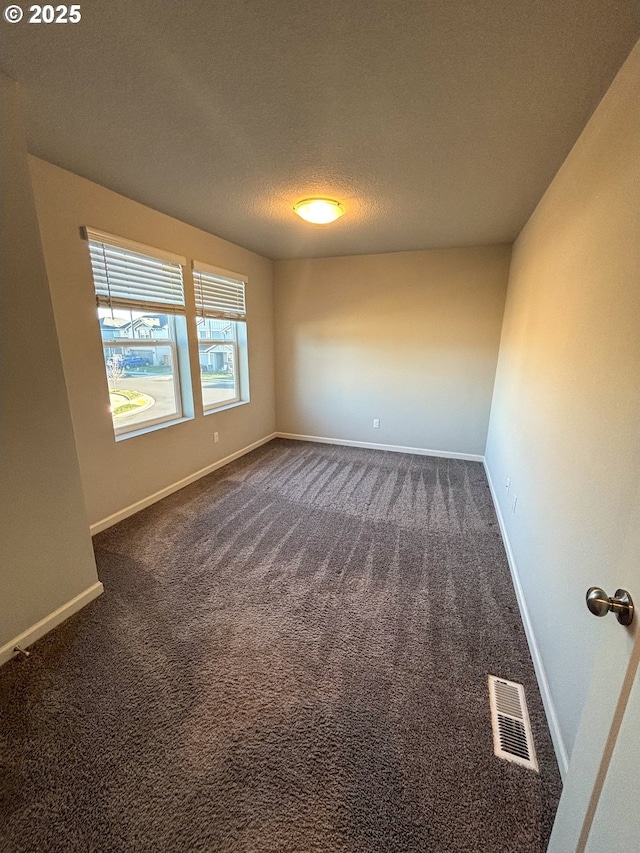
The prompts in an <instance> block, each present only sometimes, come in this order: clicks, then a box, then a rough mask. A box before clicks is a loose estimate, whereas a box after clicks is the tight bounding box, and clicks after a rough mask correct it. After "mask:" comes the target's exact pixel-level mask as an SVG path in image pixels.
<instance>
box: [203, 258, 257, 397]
mask: <svg viewBox="0 0 640 853" xmlns="http://www.w3.org/2000/svg"><path fill="white" fill-rule="evenodd" d="M245 283H246V279H245V278H244V276H240V275H237V274H236V273H232V272H228V271H226V270H219V269H216V268H215V267H210V266H208V265H207V264H202V263H200V262H198V261H194V262H193V285H194V289H195V299H196V327H197V334H198V352H199V356H200V382H201V385H202V404H203V407H204V410H205V412H210V411H213V410H214V409H219V408H221V407H222V406H228V405H230V404H232V403H237V402H240V401H241V400H246V399H247V395H248V371H247V334H246V307H245Z"/></svg>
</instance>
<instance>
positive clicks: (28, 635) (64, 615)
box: [0, 581, 104, 666]
mask: <svg viewBox="0 0 640 853" xmlns="http://www.w3.org/2000/svg"><path fill="white" fill-rule="evenodd" d="M103 591H104V588H103V586H102V584H101V583H100V581H96V583H94V584H92V585H91V586H90V587H88V588H87V589H85V591H84V592H81V593H80V595H76V597H75V598H72V599H71V601H67V603H66V604H63V605H62V607H58V609H57V610H54V611H53V613H50V614H49V615H48V616H45V618H44V619H41V620H40V621H39V622H36V624H35V625H32V626H31V628H28V629H27V630H26V631H23V632H22V634H19V635H18V636H17V637H14V638H13V640H10V642H8V643H5V645H4V646H2V648H0V666H2V664H3V663H6V662H7V661H8V660H10V659H11V658H12V657H14V655H15V654H16V653H15V651H14V650H15V647H16V646H20V648H21V649H25V648H27V646H30V645H32V644H33V643H35V641H36V640H39V639H40V637H44V635H45V634H48V633H49V631H51V630H52V629H53V628H56V627H57V626H58V625H61V624H62V623H63V622H65V621H66V620H67V619H68V618H69V617H70V616H73V614H74V613H77V612H78V610H82V608H83V607H85V605H87V604H89V602H90V601H93V599H94V598H97V597H98V596H99V595H102V592H103Z"/></svg>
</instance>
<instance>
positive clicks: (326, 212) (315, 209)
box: [293, 198, 344, 225]
mask: <svg viewBox="0 0 640 853" xmlns="http://www.w3.org/2000/svg"><path fill="white" fill-rule="evenodd" d="M293 209H294V211H295V212H296V213H297V214H298V216H300V217H301V218H302V219H304V220H306V221H307V222H312V223H313V224H314V225H327V224H328V223H329V222H335V220H336V219H339V218H340V217H341V216H342V214H343V213H344V207H343V206H342V205H341V204H340V202H339V201H334V200H333V199H332V198H305V199H303V200H302V201H299V202H297V204H294V206H293Z"/></svg>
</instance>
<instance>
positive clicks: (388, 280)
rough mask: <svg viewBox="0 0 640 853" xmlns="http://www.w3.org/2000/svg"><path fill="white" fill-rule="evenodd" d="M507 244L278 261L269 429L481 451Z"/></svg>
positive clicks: (453, 450) (442, 449) (472, 452)
mask: <svg viewBox="0 0 640 853" xmlns="http://www.w3.org/2000/svg"><path fill="white" fill-rule="evenodd" d="M509 254H510V249H509V247H508V246H489V247H484V248H470V249H446V250H438V251H428V252H399V253H394V254H381V255H363V256H358V257H344V258H328V259H316V260H302V261H300V260H291V261H277V262H276V264H275V293H276V365H277V366H276V376H277V394H278V429H279V430H280V431H281V432H285V433H293V434H302V435H313V436H321V437H329V438H336V439H343V440H351V441H364V442H373V443H376V444H386V445H396V446H401V447H412V448H419V449H424V450H434V451H440V452H451V453H460V454H463V455H475V454H480V455H481V454H483V453H484V446H485V439H486V432H487V425H488V421H489V410H490V404H491V392H492V388H493V382H494V372H495V365H496V360H497V354H498V344H499V338H500V324H501V321H502V312H503V306H504V297H505V289H506V281H507V275H508V268H509ZM374 418H379V419H380V429H373V428H372V421H373V419H374Z"/></svg>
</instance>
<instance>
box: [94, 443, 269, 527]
mask: <svg viewBox="0 0 640 853" xmlns="http://www.w3.org/2000/svg"><path fill="white" fill-rule="evenodd" d="M276 437H277V433H275V432H274V433H271V435H266V436H265V437H264V438H260V439H258V441H254V442H253V444H249V445H248V446H247V447H243V448H242V449H241V450H236V452H235V453H231V454H230V455H229V456H225V457H224V459H219V460H218V461H217V462H213V463H212V464H211V465H207V467H206V468H201V469H200V470H199V471H194V473H193V474H189V476H188V477H183V478H182V480H178V481H177V483H171V485H169V486H165V488H164V489H160V491H158V492H154V493H153V494H152V495H148V496H147V497H146V498H142V500H139V501H136V502H135V503H133V504H130V505H129V506H126V507H124V508H123V509H120V510H118V512H114V513H113V515H108V516H107V517H106V518H103V519H102V520H101V521H96V523H95V524H92V525H91V527H90V528H89V530H90V532H91V535H92V536H95V534H96V533H100V531H101V530H106V529H107V527H111V526H112V525H114V524H117V523H118V522H119V521H122V520H123V519H125V518H128V517H129V516H130V515H134V514H135V513H136V512H140V510H141V509H146V507H148V506H151V504H154V503H156V502H157V501H161V500H162V498H166V497H167V496H168V495H171V494H173V492H177V491H179V490H180V489H183V488H184V487H185V486H188V485H189V484H190V483H195V481H196V480H199V479H200V478H201V477H206V476H207V474H211V473H212V472H213V471H217V469H218V468H222V467H224V466H225V465H228V464H229V462H233V461H234V459H239V458H240V457H241V456H244V455H245V453H250V452H251V451H252V450H255V449H256V447H260V446H261V445H263V444H266V443H267V442H268V441H271V440H272V439H274V438H276Z"/></svg>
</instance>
